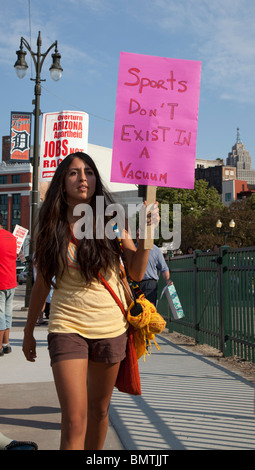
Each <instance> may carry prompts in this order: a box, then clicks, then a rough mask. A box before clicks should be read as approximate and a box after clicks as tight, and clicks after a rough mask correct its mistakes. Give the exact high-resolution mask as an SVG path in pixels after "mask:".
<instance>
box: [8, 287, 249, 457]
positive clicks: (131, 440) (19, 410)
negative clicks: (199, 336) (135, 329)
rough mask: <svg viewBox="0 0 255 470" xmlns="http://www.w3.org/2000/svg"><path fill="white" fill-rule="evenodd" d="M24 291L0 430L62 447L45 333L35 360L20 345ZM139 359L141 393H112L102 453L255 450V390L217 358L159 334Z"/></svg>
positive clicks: (17, 304)
mask: <svg viewBox="0 0 255 470" xmlns="http://www.w3.org/2000/svg"><path fill="white" fill-rule="evenodd" d="M23 305H24V287H23V286H22V287H21V286H19V287H18V289H17V293H16V296H15V301H14V314H13V328H12V332H11V345H12V349H13V352H12V353H11V354H9V355H5V356H4V357H2V358H0V397H1V401H0V432H2V433H3V434H5V435H6V436H8V437H10V438H11V439H16V440H20V439H22V440H33V441H35V442H37V444H38V446H39V450H57V449H58V448H59V436H60V410H59V404H58V399H57V396H56V392H55V386H54V383H53V379H52V372H51V368H50V366H49V358H48V351H47V342H46V338H47V328H46V327H36V330H35V337H36V339H37V356H38V358H37V361H36V362H35V363H29V362H27V361H26V360H25V358H24V356H23V353H22V350H21V345H22V337H23V333H22V331H23V327H24V321H25V316H26V312H24V311H21V306H23ZM158 343H159V345H160V348H161V349H160V351H158V350H157V349H156V348H155V347H154V348H153V354H152V355H151V357H147V359H146V361H145V362H143V361H142V360H140V361H139V364H140V374H141V382H142V390H143V395H142V396H141V397H131V396H128V395H126V394H123V393H120V392H118V391H117V390H116V389H115V390H114V393H113V397H112V403H111V408H110V420H111V425H110V426H109V431H108V434H107V439H106V442H105V450H123V449H127V450H136V451H139V450H149V451H152V450H157V451H163V450H164V451H165V452H166V450H208V449H217V450H251V449H255V414H254V412H255V409H254V408H255V402H254V386H253V385H252V384H251V383H250V382H248V381H247V380H245V379H243V378H242V377H241V376H239V375H237V374H235V373H233V372H230V371H228V370H227V369H224V368H223V367H221V366H219V365H218V364H216V363H215V362H213V361H212V360H209V359H207V358H204V357H203V356H202V355H199V354H195V353H193V352H191V351H189V350H188V349H186V348H184V347H180V346H177V345H175V344H173V343H171V342H170V341H169V340H168V339H167V337H165V336H160V337H158Z"/></svg>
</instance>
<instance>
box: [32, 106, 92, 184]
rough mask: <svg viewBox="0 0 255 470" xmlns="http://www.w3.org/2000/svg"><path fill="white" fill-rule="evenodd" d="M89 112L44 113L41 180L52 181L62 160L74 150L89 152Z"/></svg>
mask: <svg viewBox="0 0 255 470" xmlns="http://www.w3.org/2000/svg"><path fill="white" fill-rule="evenodd" d="M87 147H88V114H86V113H84V112H81V111H61V112H58V113H46V114H43V122H42V137H41V155H40V181H51V179H52V177H53V176H54V173H55V171H56V168H57V167H58V165H59V164H60V163H61V162H62V160H63V159H64V158H65V157H66V156H67V155H69V153H74V152H78V151H80V152H87Z"/></svg>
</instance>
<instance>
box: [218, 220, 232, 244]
mask: <svg viewBox="0 0 255 470" xmlns="http://www.w3.org/2000/svg"><path fill="white" fill-rule="evenodd" d="M228 225H229V228H230V230H228V231H226V230H222V222H221V220H220V219H218V220H217V222H216V228H217V230H218V233H219V234H220V235H224V245H226V242H227V237H228V236H230V237H233V231H234V228H235V226H236V224H235V221H234V219H231V220H230V222H229V224H228Z"/></svg>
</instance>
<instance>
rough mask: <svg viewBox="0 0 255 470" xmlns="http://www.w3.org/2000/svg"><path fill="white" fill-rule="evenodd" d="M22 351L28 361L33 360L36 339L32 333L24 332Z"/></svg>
mask: <svg viewBox="0 0 255 470" xmlns="http://www.w3.org/2000/svg"><path fill="white" fill-rule="evenodd" d="M22 351H23V353H24V355H25V357H26V359H27V360H28V361H30V362H35V358H36V340H35V338H34V336H33V335H32V334H28V333H27V334H26V333H25V335H24V340H23V347H22Z"/></svg>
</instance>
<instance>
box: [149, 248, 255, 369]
mask: <svg viewBox="0 0 255 470" xmlns="http://www.w3.org/2000/svg"><path fill="white" fill-rule="evenodd" d="M169 269H170V272H171V279H172V280H173V282H174V285H175V287H176V290H177V293H178V295H179V298H180V301H181V304H182V307H183V310H184V313H185V317H184V318H182V319H181V320H175V319H174V318H173V316H172V314H171V311H170V308H169V306H168V303H167V299H166V297H165V296H163V298H162V299H161V300H159V301H158V311H159V312H160V313H161V314H162V315H163V316H164V318H165V319H166V321H167V326H168V328H169V329H170V331H173V330H175V331H177V332H180V333H182V334H185V335H187V336H190V337H192V338H195V340H196V342H197V343H203V344H208V345H210V346H213V347H214V348H217V349H219V350H220V351H221V352H222V353H223V354H224V356H233V355H237V356H239V357H241V358H243V359H246V360H249V361H253V362H255V338H254V330H255V293H254V283H255V247H252V248H243V249H230V248H229V247H221V248H220V251H219V253H217V254H216V253H213V252H209V253H202V252H200V251H196V252H195V253H194V254H193V255H187V256H177V257H174V258H171V260H170V262H169ZM163 287H164V281H163V280H162V279H161V280H160V282H159V293H160V292H161V290H162V288H163Z"/></svg>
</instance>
